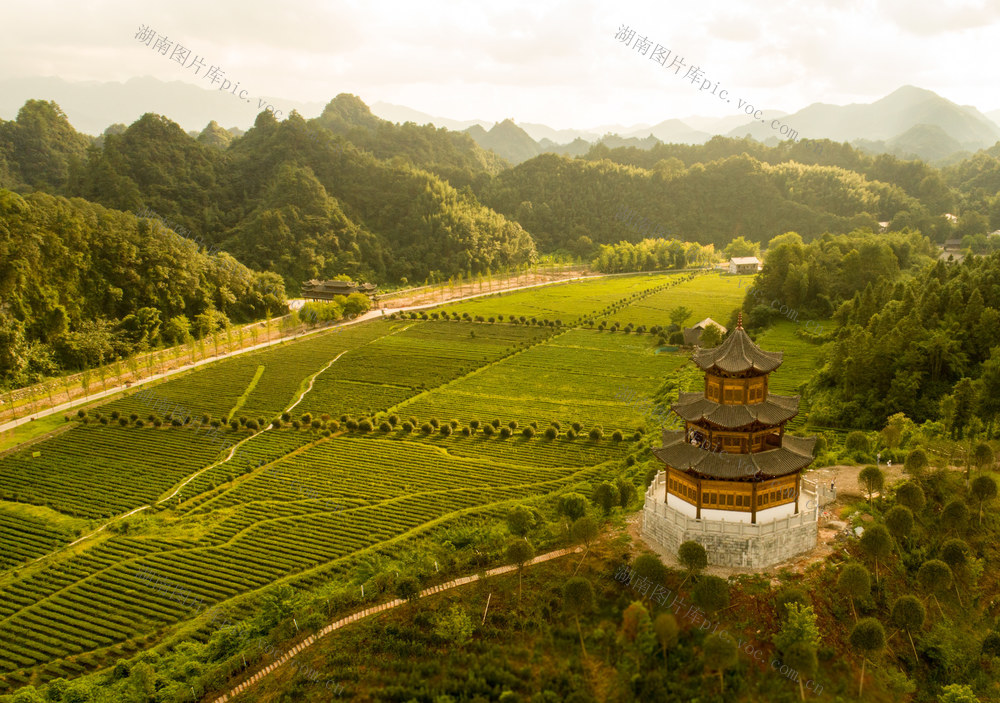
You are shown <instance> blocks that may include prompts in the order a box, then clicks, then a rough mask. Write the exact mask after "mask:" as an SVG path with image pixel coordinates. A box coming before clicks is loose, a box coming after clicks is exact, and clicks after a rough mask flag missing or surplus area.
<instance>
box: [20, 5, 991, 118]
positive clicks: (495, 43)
mask: <svg viewBox="0 0 1000 703" xmlns="http://www.w3.org/2000/svg"><path fill="white" fill-rule="evenodd" d="M3 16H4V21H3V25H2V26H0V40H2V42H0V78H14V77H26V76H59V77H62V78H65V79H69V80H77V81H124V80H126V79H128V78H131V77H134V76H142V75H150V76H154V77H156V78H159V79H162V80H184V81H188V82H190V83H192V84H195V85H200V86H203V87H208V86H209V83H208V81H207V80H205V79H204V78H200V77H198V76H195V75H194V72H193V69H190V68H183V67H182V66H181V65H180V64H178V63H176V62H174V61H171V60H170V58H169V54H168V55H167V56H164V55H161V54H159V53H157V52H156V51H154V50H153V49H152V48H150V47H147V46H145V45H143V44H140V43H139V42H138V41H137V40H136V39H135V38H134V36H135V34H136V32H137V31H138V29H139V27H140V25H142V24H145V25H148V26H150V27H152V28H153V29H154V30H155V31H156V32H158V33H159V34H161V35H166V37H167V39H168V40H169V41H170V42H172V43H173V42H176V43H179V44H181V45H182V46H184V47H186V48H188V49H190V50H191V52H192V55H194V54H197V55H199V56H202V57H203V58H204V61H205V64H206V69H205V70H202V71H201V73H200V75H201V76H204V74H205V72H206V71H207V70H208V67H209V66H210V65H218V66H220V67H221V68H222V69H223V70H224V71H225V77H226V79H229V80H231V82H232V83H233V84H234V85H235V82H236V81H239V82H240V84H241V86H240V89H241V90H242V89H246V90H247V91H248V94H249V95H252V96H258V95H274V96H283V97H287V98H290V99H294V100H306V101H321V102H326V101H328V100H329V99H330V98H331V97H333V96H335V95H336V94H337V93H340V92H350V93H355V94H357V95H359V96H360V97H361V98H362V99H363V100H365V102H367V103H369V104H371V103H374V102H377V101H385V102H390V103H397V104H402V105H407V106H409V107H412V108H415V109H418V110H422V111H424V112H428V113H431V114H435V115H441V116H445V117H451V118H454V119H473V118H481V119H485V120H490V121H494V120H501V119H504V118H506V117H513V118H515V119H516V120H518V121H520V122H543V123H546V124H549V125H551V126H553V127H581V128H582V127H592V126H597V125H604V124H612V123H617V124H623V125H631V124H637V123H654V122H659V121H660V120H662V119H665V118H667V117H682V116H684V115H691V114H700V115H714V116H719V117H724V116H729V115H733V114H737V107H736V105H737V102H736V100H733V102H732V103H731V104H730V103H726V102H725V101H723V100H720V99H718V97H713V96H712V95H710V91H711V86H712V85H714V84H715V82H718V83H719V86H718V90H722V89H728V91H729V94H730V96H731V97H737V98H740V99H742V100H746V101H749V102H750V103H752V104H754V105H755V106H756V107H759V108H762V109H764V110H768V111H771V110H782V111H786V112H792V111H795V110H797V109H800V108H801V107H804V106H806V105H808V104H810V103H813V102H827V103H841V104H842V103H848V102H871V101H872V100H875V99H877V98H879V97H882V96H884V95H886V94H888V93H890V92H892V91H893V90H895V89H896V88H898V87H900V86H902V85H906V84H911V85H916V86H919V87H922V88H928V89H930V90H933V91H935V92H937V93H938V94H940V95H942V96H944V97H945V98H948V99H950V100H953V101H955V102H957V103H959V104H968V105H975V106H976V107H978V108H980V109H981V110H983V111H984V112H986V111H990V110H994V109H997V108H998V107H1000V96H998V95H997V92H996V87H997V86H998V85H1000V75H998V71H1000V0H992V1H991V2H987V1H986V0H954V1H952V2H948V1H947V0H945V1H942V0H933V1H929V0H868V1H864V0H838V1H837V2H823V1H816V0H803V1H801V2H800V1H797V0H767V1H766V2H763V1H753V2H727V1H725V0H699V1H698V2H677V1H674V2H664V1H662V0H660V1H656V2H653V1H649V2H640V1H638V0H614V1H613V2H611V1H599V2H598V1H594V2H591V1H588V0H562V1H560V0H530V1H520V0H507V1H506V2H476V1H475V0H466V1H465V2H449V1H447V0H436V1H427V0H410V1H406V2H401V1H400V2H385V1H381V2H380V1H378V0H364V1H357V2H344V1H342V0H331V1H328V2H315V1H313V2H309V1H308V0H280V1H278V2H275V1H273V0H269V1H268V2H254V1H252V0H251V1H247V0H241V1H240V2H227V1H225V0H217V1H214V2H213V1H212V0H199V1H198V2H190V1H186V0H172V1H171V2H135V0H131V1H128V2H126V1H125V0H105V1H101V0H96V1H89V2H87V3H80V2H68V1H59V2H56V1H48V2H47V1H44V0H43V1H34V0H33V1H32V2H23V3H5V7H4V11H3ZM623 24H624V25H628V26H629V27H631V28H632V29H635V30H636V34H637V35H638V36H645V37H648V38H649V40H650V41H651V42H653V46H654V47H655V45H656V44H660V45H662V46H663V47H665V48H667V49H670V50H671V51H672V52H673V53H672V54H671V56H670V58H671V59H672V58H673V57H674V56H675V55H676V56H680V57H681V58H683V60H684V65H685V69H684V70H682V71H681V75H675V74H674V71H673V70H672V69H671V70H668V69H667V68H666V67H664V66H661V65H660V64H658V63H656V62H655V61H652V60H650V55H651V54H652V49H650V50H649V51H648V52H647V54H646V55H645V56H643V55H641V54H640V53H639V52H638V51H637V50H636V49H635V47H634V44H633V46H631V47H626V46H625V45H624V44H622V43H621V42H619V41H618V40H616V39H615V34H616V32H617V31H618V29H619V27H620V26H621V25H623ZM192 59H193V56H192ZM189 60H190V59H189ZM668 63H669V60H668ZM691 66H697V67H698V68H700V69H701V71H702V72H703V75H704V78H708V79H709V80H710V81H711V83H710V85H709V87H708V88H707V89H706V90H705V91H699V89H698V86H700V85H702V82H701V81H699V83H698V85H697V86H696V85H692V84H691V82H690V80H687V81H685V80H684V79H683V78H682V76H683V74H684V73H685V72H686V70H687V68H688V67H691ZM704 78H703V79H702V80H704ZM216 87H218V86H216Z"/></svg>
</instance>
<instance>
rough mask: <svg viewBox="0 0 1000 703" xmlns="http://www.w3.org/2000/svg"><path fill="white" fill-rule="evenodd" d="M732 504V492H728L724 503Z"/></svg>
mask: <svg viewBox="0 0 1000 703" xmlns="http://www.w3.org/2000/svg"><path fill="white" fill-rule="evenodd" d="M732 504H733V494H732V493H730V494H729V495H727V496H726V505H732Z"/></svg>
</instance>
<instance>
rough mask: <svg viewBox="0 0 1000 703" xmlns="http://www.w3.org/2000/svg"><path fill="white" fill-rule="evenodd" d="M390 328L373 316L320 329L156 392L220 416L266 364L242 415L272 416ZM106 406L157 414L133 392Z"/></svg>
mask: <svg viewBox="0 0 1000 703" xmlns="http://www.w3.org/2000/svg"><path fill="white" fill-rule="evenodd" d="M390 331H391V327H390V325H389V324H387V323H384V322H382V321H381V320H372V321H371V322H367V323H364V324H355V325H348V326H346V327H343V328H336V329H334V330H330V331H323V332H318V333H316V334H314V335H310V336H308V337H304V338H302V339H296V340H292V341H290V342H284V343H282V344H280V345H277V346H274V347H270V348H267V349H261V350H258V351H254V352H248V353H246V354H240V355H238V356H235V357H232V358H229V359H222V360H220V361H218V362H216V363H213V364H209V365H207V366H206V367H204V368H201V369H198V370H197V371H194V372H192V373H190V374H185V375H183V376H180V377H178V378H175V379H172V380H169V381H166V382H164V383H160V384H157V385H156V386H154V387H153V388H152V391H153V394H154V395H155V398H156V399H157V401H159V400H161V399H162V401H163V405H164V406H168V407H172V406H174V405H176V406H178V407H179V408H180V410H178V412H179V413H182V414H187V415H190V416H191V417H193V418H198V417H201V416H202V415H203V414H206V413H207V414H208V415H211V416H212V417H215V418H221V417H225V415H226V414H227V413H228V412H229V411H230V410H231V409H232V408H233V407H234V406H235V405H236V401H237V399H238V398H239V397H240V396H241V395H242V394H243V393H244V391H246V389H247V387H248V386H249V384H250V382H251V381H252V380H253V378H254V375H255V374H256V373H257V368H258V367H260V366H263V367H264V373H263V375H262V376H261V378H260V379H259V380H258V382H257V383H256V385H255V386H254V389H253V391H252V392H251V393H250V394H249V396H248V397H247V399H246V401H245V403H244V405H243V408H242V410H241V413H242V414H246V415H247V416H248V417H255V416H256V415H258V414H264V415H265V416H266V417H268V418H270V417H272V416H273V415H274V414H275V413H278V412H281V410H283V409H284V408H286V407H287V406H288V405H289V404H291V402H292V400H293V396H294V395H295V394H296V393H297V392H298V389H299V384H300V383H301V382H302V380H303V379H304V378H306V377H307V376H310V375H312V374H314V373H316V372H317V371H319V370H320V369H321V368H322V367H323V365H324V364H326V363H327V362H328V361H329V360H330V359H332V358H333V357H335V356H336V355H337V354H339V353H340V352H342V351H344V350H346V349H351V348H355V347H357V346H359V345H361V344H364V343H366V342H369V341H371V340H372V339H376V338H378V337H379V336H381V335H384V334H388V333H389V332H390ZM105 407H106V410H107V411H108V412H110V411H112V410H118V411H119V412H122V413H124V414H126V415H127V414H129V413H133V412H134V413H136V414H138V415H139V416H140V417H146V416H147V415H149V414H150V412H152V407H153V404H152V403H150V402H148V401H147V402H143V401H142V400H141V398H140V397H139V396H137V395H131V396H128V397H126V398H123V399H121V400H117V401H115V402H112V403H109V404H108V405H106V406H105ZM103 410H104V408H102V411H103Z"/></svg>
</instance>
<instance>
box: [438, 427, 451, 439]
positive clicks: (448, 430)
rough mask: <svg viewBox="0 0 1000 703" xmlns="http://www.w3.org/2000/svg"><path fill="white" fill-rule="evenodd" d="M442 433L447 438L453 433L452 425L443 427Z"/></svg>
mask: <svg viewBox="0 0 1000 703" xmlns="http://www.w3.org/2000/svg"><path fill="white" fill-rule="evenodd" d="M440 431H441V434H442V435H443V436H445V437H447V436H449V435H450V434H451V433H452V431H453V430H452V429H451V425H447V424H446V425H441V430H440Z"/></svg>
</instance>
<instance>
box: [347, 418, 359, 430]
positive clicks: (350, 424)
mask: <svg viewBox="0 0 1000 703" xmlns="http://www.w3.org/2000/svg"><path fill="white" fill-rule="evenodd" d="M344 427H346V428H347V429H349V430H350V431H351V432H353V431H354V430H356V429H358V421H357V420H355V419H353V418H350V419H348V420H347V422H345V423H344Z"/></svg>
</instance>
